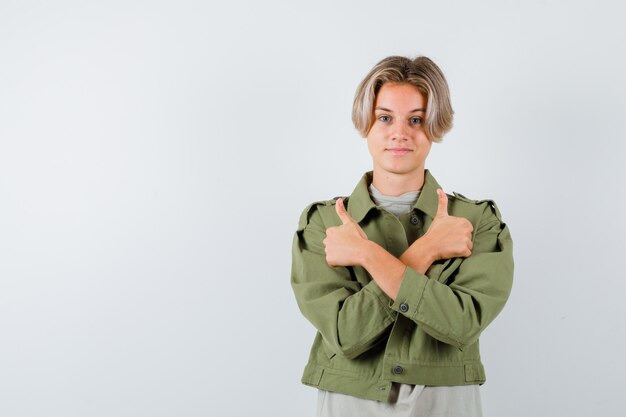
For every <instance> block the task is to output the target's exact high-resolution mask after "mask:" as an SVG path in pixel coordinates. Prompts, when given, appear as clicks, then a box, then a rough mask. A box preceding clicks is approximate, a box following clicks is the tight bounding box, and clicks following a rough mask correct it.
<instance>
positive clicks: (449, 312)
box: [391, 200, 513, 350]
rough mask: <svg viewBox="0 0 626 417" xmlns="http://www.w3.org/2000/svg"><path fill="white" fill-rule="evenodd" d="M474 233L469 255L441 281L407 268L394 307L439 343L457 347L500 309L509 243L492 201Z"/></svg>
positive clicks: (508, 272) (507, 284)
mask: <svg viewBox="0 0 626 417" xmlns="http://www.w3.org/2000/svg"><path fill="white" fill-rule="evenodd" d="M488 201H489V202H490V203H491V204H486V207H485V211H484V212H483V214H482V216H481V219H480V222H479V225H478V228H477V229H476V232H475V236H474V245H473V248H472V254H471V255H470V256H468V257H467V258H465V259H463V260H462V261H461V263H460V264H459V266H458V268H457V269H456V270H455V271H454V272H453V273H452V275H451V276H450V279H449V280H448V282H447V283H442V282H439V281H438V280H437V279H435V278H436V277H435V278H433V279H429V278H428V277H427V276H425V275H424V274H421V273H419V272H417V271H416V270H414V269H412V268H410V267H407V269H406V270H405V273H404V276H403V280H402V283H401V284H400V289H399V291H398V295H397V296H396V299H395V301H392V302H391V308H392V309H393V310H394V311H397V312H399V313H400V314H404V315H405V316H407V317H408V318H410V319H411V320H413V321H414V322H415V323H417V324H418V326H421V328H422V329H423V330H424V331H425V332H426V333H428V334H429V335H431V336H432V337H434V338H435V339H438V340H440V341H442V342H444V343H448V344H450V345H453V346H456V347H457V348H458V349H460V350H463V349H464V348H465V347H466V346H468V345H470V344H472V343H474V342H475V341H476V340H477V339H478V337H479V335H480V333H481V332H482V331H483V330H484V329H485V328H486V327H487V326H488V325H489V323H491V322H492V321H493V319H494V318H495V317H496V316H497V315H498V314H499V313H500V311H501V310H502V309H503V307H504V304H505V303H506V301H507V299H508V297H509V294H510V292H511V287H512V284H513V242H512V240H511V234H510V233H509V228H508V226H507V225H506V224H505V223H503V222H502V221H501V219H500V214H499V213H500V212H499V210H498V208H497V206H496V205H495V203H494V202H493V201H492V200H488Z"/></svg>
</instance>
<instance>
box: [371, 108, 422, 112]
mask: <svg viewBox="0 0 626 417" xmlns="http://www.w3.org/2000/svg"><path fill="white" fill-rule="evenodd" d="M374 110H383V111H388V112H389V113H393V110H389V109H386V108H384V107H380V106H378V107H376V108H375V109H374ZM416 111H423V112H425V111H426V110H424V109H413V110H411V111H410V112H409V113H415V112H416Z"/></svg>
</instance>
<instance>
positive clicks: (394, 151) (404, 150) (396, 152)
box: [387, 148, 413, 155]
mask: <svg viewBox="0 0 626 417" xmlns="http://www.w3.org/2000/svg"><path fill="white" fill-rule="evenodd" d="M387 150H388V151H389V152H391V154H392V155H405V154H407V153H409V152H413V151H412V150H411V149H409V148H389V149H387Z"/></svg>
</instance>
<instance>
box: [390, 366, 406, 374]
mask: <svg viewBox="0 0 626 417" xmlns="http://www.w3.org/2000/svg"><path fill="white" fill-rule="evenodd" d="M402 372H404V369H402V367H401V366H394V367H393V373H394V374H396V375H399V374H401V373H402Z"/></svg>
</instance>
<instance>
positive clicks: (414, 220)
mask: <svg viewBox="0 0 626 417" xmlns="http://www.w3.org/2000/svg"><path fill="white" fill-rule="evenodd" d="M419 222H420V218H419V217H417V214H413V215H412V216H411V224H412V225H416V224H418V223H419Z"/></svg>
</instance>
